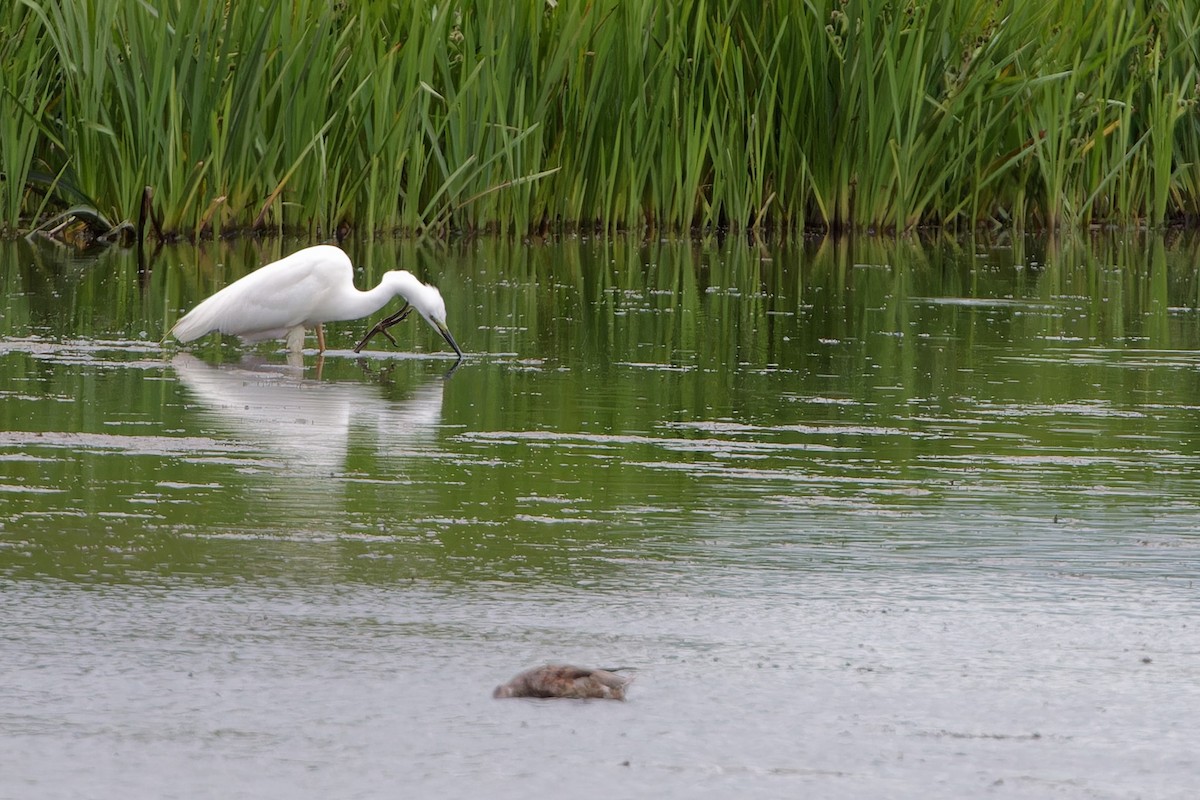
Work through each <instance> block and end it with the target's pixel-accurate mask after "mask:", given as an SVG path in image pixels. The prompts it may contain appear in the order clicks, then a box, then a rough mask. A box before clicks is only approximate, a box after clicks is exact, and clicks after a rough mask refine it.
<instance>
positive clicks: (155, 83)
mask: <svg viewBox="0 0 1200 800" xmlns="http://www.w3.org/2000/svg"><path fill="white" fill-rule="evenodd" d="M1198 64H1200V7H1196V6H1195V4H1193V3H1189V2H1186V0H1162V1H1161V2H1156V3H1152V4H1146V3H1132V2H1116V3H1092V4H1079V3H1074V2H1069V1H1068V0H1048V1H1047V2H1042V3H1036V4H1032V3H1024V2H1019V0H951V1H950V2H946V3H924V2H916V1H915V0H910V2H899V3H897V2H894V0H809V1H808V2H803V3H802V2H795V3H770V4H761V3H748V2H744V1H743V0H680V2H677V3H655V2H651V0H630V1H627V2H622V1H621V0H594V2H591V3H568V2H561V0H560V2H557V3H547V2H545V1H544V0H542V2H533V1H532V0H525V1H524V2H518V3H515V4H510V5H509V6H506V7H499V6H496V7H493V5H492V4H484V3H480V2H476V0H457V2H443V3H435V2H429V0H425V1H421V0H417V1H416V2H412V3H382V2H367V3H339V4H333V5H332V6H331V5H330V4H329V3H328V2H320V1H319V0H289V1H288V2H283V1H282V0H251V2H245V3H242V2H239V3H223V2H215V1H209V2H201V3H193V2H185V0H139V1H138V2H124V1H123V0H92V1H91V2H88V3H71V2H65V0H15V2H13V3H9V4H6V5H5V9H4V10H0V73H2V75H3V77H2V78H0V104H2V105H0V135H2V136H3V139H2V143H3V146H2V147H0V169H2V170H3V185H2V186H0V225H2V226H3V227H4V229H6V230H8V231H9V232H15V231H17V230H19V229H23V228H28V227H31V226H32V225H33V224H35V223H36V222H37V221H38V220H39V219H40V218H43V217H45V216H47V215H48V214H49V213H51V212H58V211H61V210H63V209H65V208H69V207H71V206H77V205H84V206H88V207H91V208H94V209H95V210H96V211H97V212H99V214H101V215H103V216H104V217H107V218H108V219H111V220H114V221H119V220H129V221H131V222H136V221H137V219H138V217H139V214H140V213H141V210H142V207H143V197H144V193H145V190H146V188H147V187H149V188H150V190H151V192H152V196H151V199H150V201H149V206H148V210H149V211H150V212H151V213H150V216H151V219H150V230H151V231H159V230H161V231H162V232H163V235H165V236H182V237H184V238H196V237H203V236H208V235H221V234H225V233H228V232H231V231H236V230H241V229H253V230H262V231H279V230H285V229H287V230H303V231H308V232H309V233H310V234H312V235H316V236H321V237H327V236H330V235H332V233H333V231H334V230H335V229H336V228H338V227H342V226H345V227H350V228H355V229H358V230H359V231H362V232H368V233H377V232H384V231H392V230H401V231H408V232H420V231H429V232H433V233H437V234H444V233H447V232H450V231H496V232H502V233H510V234H525V233H529V232H538V231H542V230H548V229H549V230H553V229H558V228H560V227H568V228H570V227H583V228H587V229H591V228H600V229H604V230H618V229H632V230H651V231H653V230H659V231H662V230H691V229H714V228H721V227H729V228H733V229H750V228H762V229H767V230H778V231H787V230H798V229H802V228H806V227H821V228H826V229H849V230H855V229H858V230H862V229H877V230H894V231H902V230H909V229H912V228H914V227H918V226H926V225H939V226H944V227H949V228H966V227H974V226H978V225H995V224H1001V225H1014V226H1018V227H1019V226H1037V227H1046V228H1054V227H1058V226H1061V225H1067V226H1079V225H1087V224H1094V223H1122V224H1130V223H1132V224H1144V223H1148V224H1154V225H1158V224H1163V223H1167V222H1171V221H1173V220H1178V219H1182V218H1194V217H1195V216H1196V215H1197V213H1198V210H1200V111H1198V108H1197V100H1198V92H1200V90H1198V88H1197V87H1198V79H1200V75H1198V69H1197V67H1198Z"/></svg>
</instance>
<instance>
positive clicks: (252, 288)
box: [171, 246, 354, 342]
mask: <svg viewBox="0 0 1200 800" xmlns="http://www.w3.org/2000/svg"><path fill="white" fill-rule="evenodd" d="M353 275H354V270H353V268H352V267H351V265H350V259H349V258H348V257H347V256H346V254H345V253H343V252H342V251H341V250H339V249H337V248H336V247H328V246H318V247H310V248H307V249H305V250H300V251H299V252H296V253H293V254H292V255H290V256H287V257H286V258H282V259H280V260H279V261H275V262H273V263H271V264H267V265H266V266H264V267H260V268H259V269H257V270H255V271H254V272H251V273H250V274H249V275H247V276H245V277H244V278H241V279H240V280H237V281H234V282H233V283H231V284H229V285H228V286H226V287H225V288H224V289H222V290H221V291H219V292H217V293H216V294H214V295H213V296H212V297H209V298H208V299H207V300H205V301H204V302H202V303H200V305H198V306H196V307H195V308H193V309H192V310H191V311H189V312H188V313H187V314H186V315H184V317H183V318H182V319H180V320H179V321H178V322H176V323H175V326H174V327H173V328H172V329H171V333H172V334H173V335H174V336H175V338H176V339H178V340H179V341H181V342H190V341H192V340H193V339H197V338H199V337H201V336H203V335H204V334H206V333H210V332H212V331H220V332H221V333H228V334H236V335H238V336H242V337H245V338H247V339H250V340H255V339H263V338H276V337H275V336H270V334H273V333H278V332H279V331H286V330H287V329H288V328H292V327H295V326H296V325H303V324H305V323H306V322H311V321H313V318H314V315H318V312H319V311H320V309H321V307H322V306H323V304H324V303H325V301H326V300H327V299H328V298H329V297H330V296H332V295H333V294H334V293H335V292H336V291H337V290H338V288H339V287H344V289H352V287H353Z"/></svg>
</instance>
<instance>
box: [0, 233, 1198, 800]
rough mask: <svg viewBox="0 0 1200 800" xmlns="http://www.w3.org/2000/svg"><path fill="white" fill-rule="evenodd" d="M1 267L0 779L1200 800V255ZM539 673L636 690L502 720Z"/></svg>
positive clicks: (161, 259)
mask: <svg viewBox="0 0 1200 800" xmlns="http://www.w3.org/2000/svg"><path fill="white" fill-rule="evenodd" d="M297 246H299V245H298V244H297V243H296V242H266V243H263V242H253V241H243V242H238V243H234V244H231V245H221V246H217V245H210V246H207V247H204V248H200V249H192V248H173V249H168V250H164V251H162V252H160V253H157V254H154V255H153V256H152V257H151V258H149V259H148V260H147V262H146V263H145V264H143V265H142V267H141V268H140V269H139V264H138V262H137V259H136V257H135V254H133V253H131V252H122V251H111V252H109V253H106V254H103V255H101V256H100V257H86V258H84V257H78V256H76V257H66V256H64V255H63V254H61V253H59V252H56V251H53V250H52V249H50V248H45V247H42V246H33V245H29V244H28V243H24V242H22V243H18V244H9V245H4V246H3V247H2V248H0V287H2V288H3V290H4V291H3V298H4V299H3V300H0V420H2V421H3V426H2V428H0V586H2V587H3V591H2V592H0V619H3V620H4V621H5V624H4V626H3V628H2V629H0V631H2V632H0V674H3V675H5V676H6V677H5V680H4V683H3V685H0V743H2V744H3V750H4V752H5V753H6V754H7V755H6V757H5V758H4V762H5V767H4V769H3V770H2V771H0V797H13V798H17V797H30V796H37V797H75V796H80V795H82V794H86V795H87V796H91V797H128V796H161V797H173V796H178V797H208V796H211V797H256V798H257V797H281V798H282V797H329V796H338V797H378V796H395V795H398V794H403V795H409V796H438V797H466V796H488V797H514V798H515V797H528V796H538V795H543V794H549V793H551V792H556V793H558V792H562V791H563V790H564V789H566V790H568V791H569V793H570V794H571V795H572V796H578V797H614V796H621V797H663V796H666V797H730V796H745V797H778V796H801V795H812V796H821V797H883V796H922V797H962V796H981V795H988V796H997V797H1045V796H1056V797H1081V798H1082V797H1103V798H1107V797H1187V796H1190V794H1191V792H1192V791H1193V787H1194V783H1195V780H1194V776H1195V775H1196V774H1200V756H1197V755H1196V751H1195V747H1194V743H1195V742H1196V741H1198V740H1200V722H1197V721H1196V720H1197V719H1198V715H1200V689H1197V687H1198V686H1200V634H1198V633H1197V630H1196V626H1197V624H1198V623H1197V622H1196V620H1197V619H1198V618H1200V617H1198V615H1197V613H1196V612H1197V611H1198V610H1200V608H1198V607H1200V602H1198V601H1197V599H1196V587H1195V584H1194V581H1195V578H1196V574H1197V568H1198V567H1200V553H1198V545H1200V538H1198V533H1197V532H1198V531H1200V500H1198V499H1197V498H1200V478H1198V476H1200V414H1198V413H1197V412H1198V409H1200V400H1198V399H1197V398H1200V385H1198V384H1200V311H1198V310H1197V307H1198V305H1200V280H1198V276H1197V271H1196V266H1195V265H1196V264H1197V263H1198V262H1197V258H1196V245H1195V242H1194V241H1191V240H1187V239H1184V240H1181V241H1164V240H1163V239H1162V238H1156V237H1137V236H1134V237H1124V238H1122V237H1117V236H1111V237H1102V238H1097V239H1094V240H1089V241H1083V242H1078V241H1068V242H1055V241H1052V242H1049V243H1047V242H1038V241H1031V240H1024V239H1016V240H1009V239H1003V238H1002V239H998V240H995V241H989V242H980V241H971V242H961V241H949V240H945V241H936V242H924V243H921V242H915V241H901V242H893V241H882V240H874V239H858V240H855V241H848V242H832V241H830V242H808V243H799V244H794V245H786V246H765V245H761V244H755V243H750V242H746V241H744V240H736V239H730V240H722V241H716V240H714V241H709V242H702V243H695V242H689V241H676V240H663V241H654V242H649V243H643V242H640V241H636V240H615V241H594V240H589V239H586V238H573V239H567V240H564V241H557V242H533V243H530V242H524V243H509V242H502V241H494V240H482V241H472V242H465V243H458V244H455V245H452V246H435V245H416V244H411V243H402V244H397V243H390V242H389V243H386V244H384V243H358V244H355V243H350V244H348V245H347V249H348V250H349V251H350V253H351V255H352V256H353V257H354V259H355V261H356V263H358V264H361V265H362V267H361V269H360V273H361V274H360V276H359V283H360V285H366V284H367V283H369V282H372V281H373V280H375V279H377V277H378V275H379V274H381V273H382V272H383V271H384V270H386V269H389V268H392V267H394V266H395V265H396V264H397V263H399V264H400V265H402V266H406V267H408V268H410V269H413V270H414V271H415V272H417V273H418V274H419V275H421V276H422V277H424V278H426V279H428V280H432V281H434V282H435V283H437V284H438V285H440V286H441V287H442V289H443V293H444V295H445V296H446V300H447V306H448V312H449V322H450V327H451V330H453V332H454V334H455V336H456V338H457V339H458V341H459V342H460V344H462V345H463V347H464V349H465V350H466V351H467V352H468V354H469V355H468V359H467V360H466V362H465V363H464V364H463V365H462V366H461V367H460V368H459V369H457V370H455V371H454V372H453V373H452V374H450V375H449V376H447V373H448V372H449V370H450V368H451V366H452V365H453V359H452V357H449V356H448V355H447V354H446V353H445V352H444V346H443V345H442V344H441V340H440V338H439V337H437V335H436V334H435V333H434V332H433V331H432V330H431V329H429V328H428V326H425V325H424V324H423V323H422V322H420V321H419V320H413V321H412V322H410V323H406V324H405V326H403V327H402V328H400V329H398V332H399V334H400V336H399V338H400V342H401V347H400V348H399V349H397V348H392V347H391V346H390V345H388V344H387V343H385V342H382V341H376V342H374V343H373V344H372V348H371V351H370V352H369V353H368V354H367V355H366V356H365V357H362V358H359V357H355V356H354V355H353V353H351V352H350V348H351V346H352V345H353V343H354V342H355V341H356V340H357V338H358V337H359V336H361V334H362V332H363V330H364V329H365V327H366V326H365V323H344V324H339V325H336V326H331V330H329V331H328V332H327V333H328V336H329V341H330V347H331V348H332V351H331V352H329V353H327V354H326V355H325V357H324V358H323V359H321V358H318V357H317V356H316V354H315V353H314V352H310V353H308V354H306V355H305V356H304V357H303V358H302V359H299V360H297V359H289V358H288V357H287V356H286V355H285V354H284V353H282V352H281V351H280V350H279V348H278V346H275V345H264V346H260V347H257V348H253V349H245V348H241V347H238V346H237V344H236V343H235V342H224V343H222V342H221V341H219V340H218V339H216V338H215V337H213V338H210V339H206V340H203V341H201V342H198V343H195V344H194V345H191V346H188V347H186V348H183V347H179V346H176V345H166V346H160V345H159V344H158V341H159V339H160V338H161V336H162V333H163V331H164V330H165V329H166V327H168V326H169V323H170V321H172V320H174V319H175V318H177V317H178V315H179V314H180V313H182V312H183V311H184V310H186V309H187V308H190V307H191V306H192V305H194V304H195V302H197V301H198V300H199V299H201V298H203V297H204V296H206V295H207V294H208V293H209V292H211V291H213V290H215V289H216V288H219V287H220V286H222V285H224V284H225V283H227V282H228V281H230V280H232V279H234V278H236V277H237V276H239V275H241V274H243V273H244V272H245V271H247V270H249V269H251V268H252V267H253V266H254V265H257V264H259V263H262V262H263V261H265V260H269V259H271V258H275V257H277V256H278V255H280V254H281V253H282V252H284V251H286V250H290V249H293V248H294V247H297ZM547 660H567V661H573V662H580V663H584V664H590V665H603V666H610V667H618V666H619V667H629V668H630V669H631V671H633V672H635V673H636V676H637V677H636V680H635V683H634V686H633V688H632V690H631V693H630V700H629V701H628V702H626V703H623V704H619V703H600V702H544V701H543V702H539V701H505V702H500V701H494V700H492V699H491V697H490V691H491V688H492V687H493V686H494V685H495V684H497V683H499V682H502V681H504V680H506V679H507V678H508V677H510V676H511V675H512V674H513V673H515V672H517V671H519V670H520V669H523V668H525V667H527V666H530V665H533V664H537V663H540V662H544V661H547Z"/></svg>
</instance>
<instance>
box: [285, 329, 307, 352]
mask: <svg viewBox="0 0 1200 800" xmlns="http://www.w3.org/2000/svg"><path fill="white" fill-rule="evenodd" d="M287 349H288V350H290V351H291V352H293V353H302V352H304V326H303V325H297V326H295V327H293V328H288V332H287Z"/></svg>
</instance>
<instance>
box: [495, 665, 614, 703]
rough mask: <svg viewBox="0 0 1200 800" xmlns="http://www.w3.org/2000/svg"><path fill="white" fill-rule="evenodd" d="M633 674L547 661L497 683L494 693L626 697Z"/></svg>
mask: <svg viewBox="0 0 1200 800" xmlns="http://www.w3.org/2000/svg"><path fill="white" fill-rule="evenodd" d="M632 680H633V678H627V677H625V676H624V675H618V674H616V672H613V671H611V670H607V669H586V668H584V667H572V666H570V665H567V664H547V665H546V666H544V667H535V668H534V669H529V670H526V671H524V672H522V673H520V674H519V675H517V676H516V677H515V678H513V679H512V680H511V681H509V682H508V683H506V684H503V685H501V686H497V687H496V690H495V691H494V692H492V697H570V698H575V699H580V700H582V699H587V698H597V699H602V700H624V699H625V689H626V687H628V686H629V683H630V682H631V681H632Z"/></svg>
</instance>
